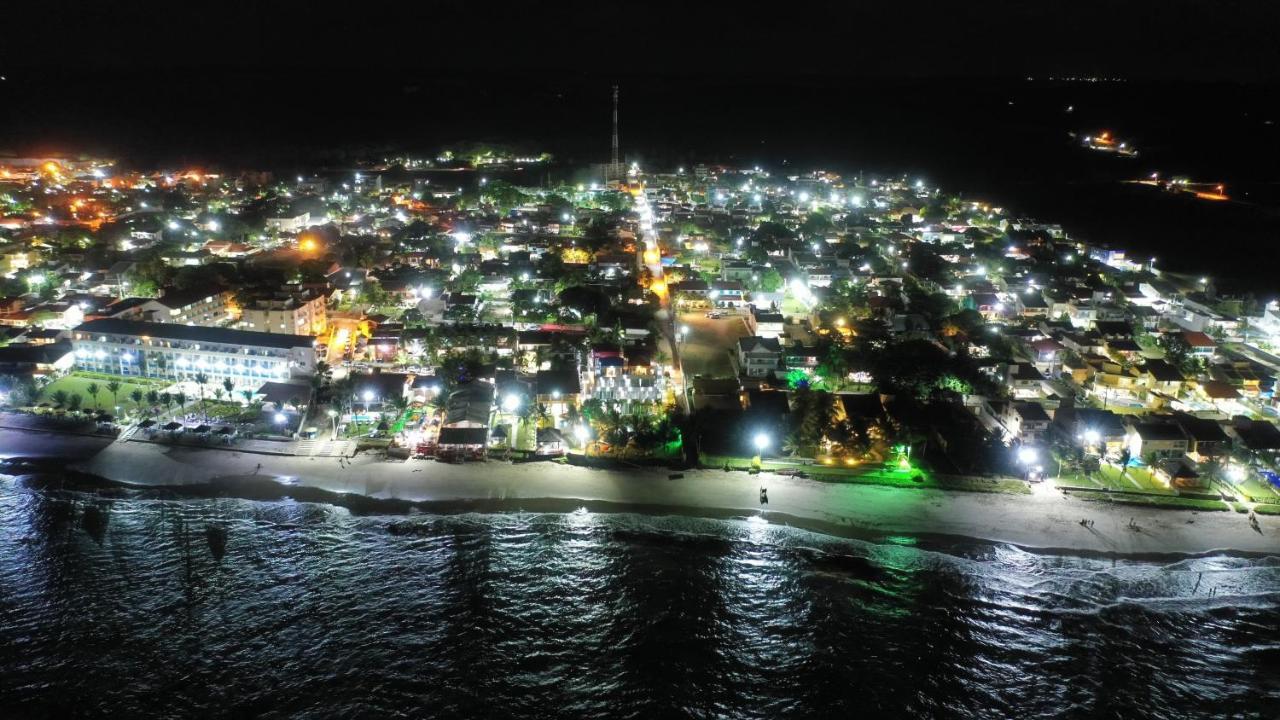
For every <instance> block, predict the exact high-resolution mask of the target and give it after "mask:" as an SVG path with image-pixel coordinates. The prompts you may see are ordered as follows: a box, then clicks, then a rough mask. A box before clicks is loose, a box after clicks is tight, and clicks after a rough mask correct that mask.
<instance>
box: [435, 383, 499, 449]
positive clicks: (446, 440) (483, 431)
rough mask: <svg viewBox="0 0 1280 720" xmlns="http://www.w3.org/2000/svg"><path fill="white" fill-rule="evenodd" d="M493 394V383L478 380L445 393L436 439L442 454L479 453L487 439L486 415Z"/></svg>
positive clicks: (489, 411) (491, 403) (486, 443)
mask: <svg viewBox="0 0 1280 720" xmlns="http://www.w3.org/2000/svg"><path fill="white" fill-rule="evenodd" d="M495 394H496V391H495V390H494V386H493V385H490V384H489V383H486V382H481V381H478V380H477V381H473V382H469V383H466V384H465V385H462V386H461V387H459V388H458V389H457V390H454V391H453V392H452V393H450V394H449V397H448V399H447V400H446V401H445V419H444V424H443V425H441V427H440V438H439V440H438V442H437V444H438V446H439V451H440V453H441V454H442V455H444V456H449V455H455V456H462V455H469V456H472V457H476V456H477V454H479V456H481V457H483V453H484V448H485V446H486V445H488V443H489V416H490V414H491V413H492V411H493V399H494V396H495Z"/></svg>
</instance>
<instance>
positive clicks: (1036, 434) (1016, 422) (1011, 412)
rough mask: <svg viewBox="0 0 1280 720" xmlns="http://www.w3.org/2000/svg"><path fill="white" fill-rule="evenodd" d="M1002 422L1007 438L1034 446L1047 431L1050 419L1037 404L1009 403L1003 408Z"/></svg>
mask: <svg viewBox="0 0 1280 720" xmlns="http://www.w3.org/2000/svg"><path fill="white" fill-rule="evenodd" d="M1002 420H1003V422H1004V426H1005V428H1006V429H1007V430H1008V437H1010V438H1014V439H1017V440H1019V441H1020V442H1022V443H1025V444H1032V445H1034V444H1036V443H1038V442H1039V441H1040V440H1042V439H1043V438H1044V436H1045V434H1046V433H1047V432H1048V431H1049V422H1050V420H1051V418H1050V417H1049V414H1048V413H1047V412H1045V410H1044V408H1043V407H1041V406H1040V405H1039V404H1037V403H1032V402H1011V403H1009V404H1008V405H1007V406H1006V407H1005V412H1004V417H1003V418H1002Z"/></svg>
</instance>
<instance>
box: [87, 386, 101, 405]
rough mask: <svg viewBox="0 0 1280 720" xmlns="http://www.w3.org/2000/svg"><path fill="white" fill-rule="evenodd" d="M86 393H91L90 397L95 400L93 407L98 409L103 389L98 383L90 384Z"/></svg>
mask: <svg viewBox="0 0 1280 720" xmlns="http://www.w3.org/2000/svg"><path fill="white" fill-rule="evenodd" d="M85 392H87V393H89V397H91V398H93V406H94V408H97V407H98V393H99V392H101V388H99V387H98V383H89V387H87V388H85Z"/></svg>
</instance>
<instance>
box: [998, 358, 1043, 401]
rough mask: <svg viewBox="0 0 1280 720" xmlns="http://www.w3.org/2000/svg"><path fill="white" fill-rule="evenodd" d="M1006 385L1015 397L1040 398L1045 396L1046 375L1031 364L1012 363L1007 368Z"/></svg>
mask: <svg viewBox="0 0 1280 720" xmlns="http://www.w3.org/2000/svg"><path fill="white" fill-rule="evenodd" d="M1005 385H1006V386H1007V387H1008V388H1009V393H1010V394H1011V395H1013V396H1014V397H1018V398H1033V397H1040V396H1041V395H1042V394H1043V387H1044V375H1041V374H1040V371H1039V370H1037V369H1036V367H1035V366H1034V365H1032V364H1031V363H1011V364H1009V366H1008V367H1006V368H1005Z"/></svg>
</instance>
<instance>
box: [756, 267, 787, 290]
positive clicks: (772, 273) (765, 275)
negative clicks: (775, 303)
mask: <svg viewBox="0 0 1280 720" xmlns="http://www.w3.org/2000/svg"><path fill="white" fill-rule="evenodd" d="M782 284H783V280H782V273H780V272H778V269H777V268H772V267H767V268H765V269H764V271H763V272H761V273H760V289H761V290H763V291H764V292H777V291H779V290H781V289H782Z"/></svg>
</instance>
